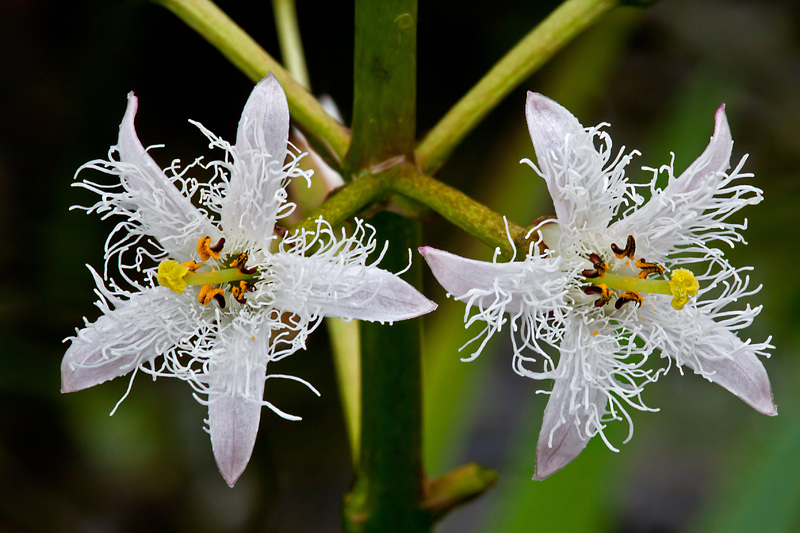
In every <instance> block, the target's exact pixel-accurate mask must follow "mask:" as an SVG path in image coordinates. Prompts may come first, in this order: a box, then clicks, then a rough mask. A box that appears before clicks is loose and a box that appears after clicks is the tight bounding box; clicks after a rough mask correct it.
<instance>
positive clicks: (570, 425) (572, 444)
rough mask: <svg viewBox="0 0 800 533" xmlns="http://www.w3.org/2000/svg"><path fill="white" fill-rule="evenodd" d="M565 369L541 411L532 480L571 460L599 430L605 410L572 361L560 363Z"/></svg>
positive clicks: (603, 399)
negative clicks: (542, 417)
mask: <svg viewBox="0 0 800 533" xmlns="http://www.w3.org/2000/svg"><path fill="white" fill-rule="evenodd" d="M562 361H563V364H564V365H565V366H570V367H572V368H569V369H566V371H565V375H564V377H562V378H559V379H556V380H555V382H554V383H553V390H552V391H551V392H550V399H549V400H548V401H547V407H546V408H545V410H544V419H543V420H542V429H541V431H540V432H539V442H538V444H537V445H536V469H535V471H534V475H533V479H536V480H542V479H545V478H547V477H549V476H551V475H552V474H554V473H556V472H558V471H559V470H561V469H562V468H564V467H565V466H567V465H568V464H569V463H571V462H572V460H573V459H575V458H576V457H577V456H578V455H579V454H580V453H581V452H582V451H583V449H584V448H586V445H587V444H588V442H589V439H591V438H592V437H593V436H594V435H595V434H596V433H597V432H598V431H599V430H600V429H601V426H600V425H599V424H600V420H601V419H602V417H603V413H604V412H605V408H606V403H607V399H606V395H605V394H604V392H603V391H602V390H601V389H598V388H596V387H593V386H592V385H591V384H590V383H587V382H584V381H583V379H582V376H581V374H580V372H579V371H578V369H577V368H575V366H576V365H572V364H571V363H572V361H573V360H572V359H571V358H566V359H562Z"/></svg>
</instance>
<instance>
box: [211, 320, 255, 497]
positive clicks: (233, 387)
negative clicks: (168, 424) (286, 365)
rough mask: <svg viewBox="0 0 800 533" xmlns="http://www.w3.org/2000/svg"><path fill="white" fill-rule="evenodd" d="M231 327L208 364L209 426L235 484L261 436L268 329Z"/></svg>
mask: <svg viewBox="0 0 800 533" xmlns="http://www.w3.org/2000/svg"><path fill="white" fill-rule="evenodd" d="M251 333H254V332H251V331H247V330H244V329H242V330H240V329H236V328H233V327H230V328H228V330H226V331H225V332H222V333H221V334H220V337H219V339H218V340H217V344H216V345H215V347H214V349H213V352H212V356H211V360H210V361H209V367H208V376H207V379H208V388H209V392H208V428H209V433H210V434H211V447H212V449H213V451H214V458H215V459H216V461H217V466H218V467H219V471H220V473H221V474H222V477H223V478H225V481H226V482H227V483H228V485H229V486H231V487H233V486H234V484H236V481H237V480H238V479H239V476H241V475H242V472H244V469H245V467H246V466H247V463H248V462H249V461H250V456H251V455H252V453H253V447H254V446H255V442H256V435H257V434H258V425H259V421H260V420H261V407H262V406H263V404H264V402H263V398H264V381H265V379H266V373H267V357H268V356H267V353H268V351H269V349H268V347H267V346H265V344H267V343H268V342H269V335H270V332H269V331H261V332H257V333H258V335H251Z"/></svg>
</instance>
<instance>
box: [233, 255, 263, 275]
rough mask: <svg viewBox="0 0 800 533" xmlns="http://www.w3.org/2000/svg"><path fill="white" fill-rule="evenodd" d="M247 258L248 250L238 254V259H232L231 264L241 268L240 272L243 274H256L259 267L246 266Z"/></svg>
mask: <svg viewBox="0 0 800 533" xmlns="http://www.w3.org/2000/svg"><path fill="white" fill-rule="evenodd" d="M247 258H248V255H247V252H242V253H240V254H239V255H237V256H236V259H234V260H233V261H231V263H230V266H232V267H235V268H237V269H238V270H239V274H242V275H243V276H249V275H251V274H255V273H256V272H257V269H256V268H255V267H253V268H248V267H247V266H246V265H247Z"/></svg>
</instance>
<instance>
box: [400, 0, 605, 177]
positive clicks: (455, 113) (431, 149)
mask: <svg viewBox="0 0 800 533" xmlns="http://www.w3.org/2000/svg"><path fill="white" fill-rule="evenodd" d="M618 4H619V0H567V1H566V2H564V3H563V4H561V5H560V6H559V7H558V8H557V9H556V10H555V11H553V12H552V13H551V14H550V15H549V16H548V17H547V18H546V19H544V20H543V21H542V22H541V24H539V25H538V26H536V27H535V28H534V29H533V30H531V32H530V33H528V35H526V36H525V37H524V38H523V39H522V40H521V41H520V42H519V43H518V44H517V45H516V46H514V48H512V49H511V50H510V51H509V52H508V53H507V54H506V55H505V56H504V57H503V58H502V59H501V60H500V61H498V62H497V64H495V66H494V67H492V69H491V70H490V71H489V72H488V73H487V74H486V75H485V76H484V77H483V78H481V80H480V81H479V82H478V83H477V84H476V85H475V86H474V87H473V88H472V89H471V90H470V91H469V92H468V93H467V94H466V95H464V96H463V97H462V98H461V100H459V101H458V103H457V104H456V105H455V106H453V107H452V108H451V109H450V111H448V112H447V114H445V116H444V117H443V118H442V120H440V121H439V123H438V124H437V125H436V126H434V128H433V129H432V130H431V131H430V132H429V133H428V135H427V136H426V137H425V138H424V139H423V140H422V142H420V143H419V146H417V149H416V160H417V164H419V166H420V168H421V169H422V170H423V172H425V173H426V174H434V173H436V171H437V170H439V168H441V166H442V165H443V164H444V162H445V161H446V160H447V158H448V156H449V155H450V153H451V152H452V151H453V150H454V149H455V147H456V146H458V145H459V144H460V143H461V141H462V140H463V139H464V137H466V135H467V134H468V133H469V132H470V131H472V129H473V128H474V127H475V126H476V125H477V124H478V123H479V122H480V121H481V120H482V119H483V117H484V116H486V114H487V113H488V112H489V111H491V110H492V109H494V107H495V106H496V105H497V104H498V103H499V102H500V101H501V100H502V99H503V98H504V97H505V96H506V95H508V93H510V92H511V91H512V90H513V89H515V88H516V87H517V86H519V84H520V83H522V82H523V81H525V80H526V79H527V78H528V77H529V76H530V75H531V74H533V73H534V72H536V70H538V69H539V67H541V66H542V65H544V64H545V63H546V62H547V61H548V60H549V59H550V58H551V57H552V56H553V55H555V53H556V52H558V51H559V50H561V49H562V48H563V47H564V46H565V45H566V44H567V43H569V42H570V41H571V40H572V39H573V38H575V37H576V36H577V35H579V34H580V33H581V32H582V31H583V30H585V29H587V28H588V27H589V26H591V25H592V24H593V23H595V22H596V21H597V20H598V19H599V18H600V17H601V16H602V15H604V14H605V13H607V12H608V11H609V10H611V9H612V8H613V7H615V6H616V5H618Z"/></svg>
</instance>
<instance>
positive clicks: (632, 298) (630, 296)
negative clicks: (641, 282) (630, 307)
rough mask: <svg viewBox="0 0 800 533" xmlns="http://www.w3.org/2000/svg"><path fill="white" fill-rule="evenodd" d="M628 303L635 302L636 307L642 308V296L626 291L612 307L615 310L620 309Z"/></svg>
mask: <svg viewBox="0 0 800 533" xmlns="http://www.w3.org/2000/svg"><path fill="white" fill-rule="evenodd" d="M628 302H636V305H638V306H639V307H641V306H642V295H641V294H639V293H638V292H633V291H626V292H623V293H622V294H620V295H619V297H618V298H617V301H616V302H615V303H614V307H615V308H617V309H621V308H622V306H623V305H625V304H626V303H628Z"/></svg>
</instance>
